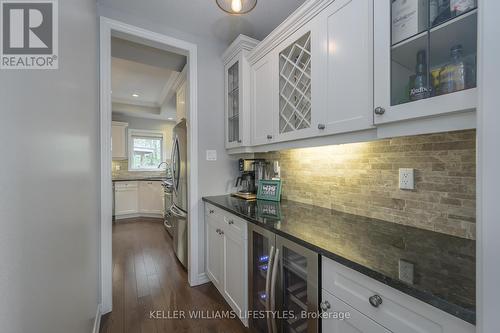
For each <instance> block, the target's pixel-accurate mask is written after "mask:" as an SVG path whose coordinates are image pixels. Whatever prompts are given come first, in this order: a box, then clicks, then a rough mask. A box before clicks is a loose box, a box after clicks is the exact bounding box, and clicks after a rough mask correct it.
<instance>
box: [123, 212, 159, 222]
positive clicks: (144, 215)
mask: <svg viewBox="0 0 500 333" xmlns="http://www.w3.org/2000/svg"><path fill="white" fill-rule="evenodd" d="M136 217H154V218H159V219H161V218H163V217H164V216H163V214H149V213H136V214H124V215H115V221H118V220H124V219H131V218H136Z"/></svg>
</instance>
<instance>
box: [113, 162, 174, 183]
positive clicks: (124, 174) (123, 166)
mask: <svg viewBox="0 0 500 333" xmlns="http://www.w3.org/2000/svg"><path fill="white" fill-rule="evenodd" d="M118 169H119V170H118ZM165 176H166V171H161V170H159V171H128V160H113V161H112V165H111V177H112V178H113V179H132V178H135V179H140V178H148V177H165Z"/></svg>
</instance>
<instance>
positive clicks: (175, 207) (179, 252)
mask: <svg viewBox="0 0 500 333" xmlns="http://www.w3.org/2000/svg"><path fill="white" fill-rule="evenodd" d="M172 136H173V145H172V161H171V164H170V165H171V168H172V182H173V188H172V206H171V207H170V213H171V216H172V229H173V230H172V231H173V240H174V252H175V255H176V256H177V258H178V259H179V261H180V262H181V264H182V265H183V266H184V267H186V266H187V260H188V253H187V251H188V250H187V223H188V187H187V127H186V120H185V119H183V120H182V121H181V122H180V123H178V124H177V125H176V126H175V127H174V130H173V135H172Z"/></svg>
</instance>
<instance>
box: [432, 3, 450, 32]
mask: <svg viewBox="0 0 500 333" xmlns="http://www.w3.org/2000/svg"><path fill="white" fill-rule="evenodd" d="M438 3H439V9H438V15H437V17H436V18H435V19H434V21H433V22H431V26H436V25H438V24H440V23H443V22H444V21H446V20H448V19H449V18H450V17H451V10H450V0H438Z"/></svg>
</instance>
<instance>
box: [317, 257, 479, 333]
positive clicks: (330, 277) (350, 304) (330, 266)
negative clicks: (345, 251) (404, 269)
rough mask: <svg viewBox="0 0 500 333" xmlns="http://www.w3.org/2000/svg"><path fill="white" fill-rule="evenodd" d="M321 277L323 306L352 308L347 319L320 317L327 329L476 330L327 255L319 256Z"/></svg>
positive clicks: (439, 332) (422, 332)
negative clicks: (321, 257) (320, 259)
mask: <svg viewBox="0 0 500 333" xmlns="http://www.w3.org/2000/svg"><path fill="white" fill-rule="evenodd" d="M321 281H322V287H323V299H322V303H321V307H322V308H323V309H327V308H328V307H330V309H328V311H343V310H342V309H349V311H353V312H352V313H351V315H352V317H353V318H352V319H351V320H349V323H347V322H346V323H338V322H336V321H338V320H334V319H333V320H332V319H326V318H325V319H323V321H322V325H323V327H325V326H326V327H333V330H332V331H328V330H327V332H342V333H345V332H363V333H364V332H370V333H372V332H394V333H473V332H475V326H474V325H471V324H469V323H467V322H465V321H463V320H461V319H458V318H457V317H454V316H452V315H450V314H448V313H446V312H443V311H441V310H439V309H437V308H435V307H433V306H431V305H429V304H427V303H424V302H421V301H419V300H417V299H416V298H413V297H411V296H408V295H407V294H404V293H402V292H400V291H398V290H396V289H393V288H390V287H388V286H386V285H384V284H382V283H380V282H378V281H375V280H373V279H371V278H369V277H367V276H366V275H363V274H361V273H358V272H356V271H354V270H352V269H349V268H347V267H345V266H343V265H341V264H339V263H336V262H335V261H333V260H330V259H327V258H323V259H322V277H321ZM332 297H333V298H332ZM339 302H340V303H339ZM371 303H375V305H372V304H371ZM344 326H345V327H346V329H345V330H343V329H341V330H340V331H339V330H338V329H337V328H338V327H344ZM372 327H373V330H372ZM335 329H337V330H335ZM356 329H357V330H356Z"/></svg>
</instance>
